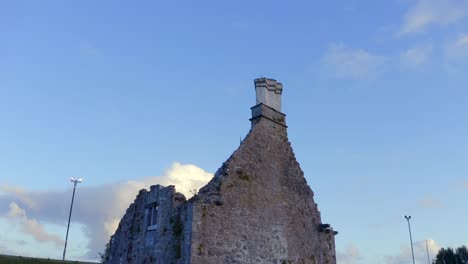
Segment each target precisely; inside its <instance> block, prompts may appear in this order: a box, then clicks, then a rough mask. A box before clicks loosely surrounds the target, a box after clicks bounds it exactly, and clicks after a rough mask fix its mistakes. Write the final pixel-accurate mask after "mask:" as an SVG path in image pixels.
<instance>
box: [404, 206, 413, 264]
mask: <svg viewBox="0 0 468 264" xmlns="http://www.w3.org/2000/svg"><path fill="white" fill-rule="evenodd" d="M405 218H406V221H408V230H409V239H410V243H411V255H412V256H413V264H414V251H413V238H412V237H411V225H410V222H409V220H410V219H411V216H410V215H409V216H406V215H405Z"/></svg>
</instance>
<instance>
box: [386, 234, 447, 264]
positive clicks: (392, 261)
mask: <svg viewBox="0 0 468 264" xmlns="http://www.w3.org/2000/svg"><path fill="white" fill-rule="evenodd" d="M413 249H414V258H415V260H416V263H427V251H429V258H430V259H432V258H434V257H435V256H436V255H437V252H439V250H440V246H439V245H437V243H436V242H435V241H434V240H432V239H429V240H427V249H428V250H426V241H425V240H422V241H416V242H414V243H413ZM411 261H412V256H411V246H410V245H408V246H402V247H401V248H400V252H399V253H398V254H397V255H394V256H385V257H384V263H385V264H407V263H410V262H411Z"/></svg>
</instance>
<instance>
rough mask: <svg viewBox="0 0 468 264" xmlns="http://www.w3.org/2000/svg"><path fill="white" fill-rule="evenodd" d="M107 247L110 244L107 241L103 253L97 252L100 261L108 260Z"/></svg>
mask: <svg viewBox="0 0 468 264" xmlns="http://www.w3.org/2000/svg"><path fill="white" fill-rule="evenodd" d="M109 247H110V245H109V243H107V244H106V248H105V249H104V253H98V256H99V262H100V263H106V261H108V260H109Z"/></svg>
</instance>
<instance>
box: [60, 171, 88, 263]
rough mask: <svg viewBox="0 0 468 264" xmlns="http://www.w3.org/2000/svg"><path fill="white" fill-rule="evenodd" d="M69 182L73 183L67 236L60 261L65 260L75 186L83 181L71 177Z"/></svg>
mask: <svg viewBox="0 0 468 264" xmlns="http://www.w3.org/2000/svg"><path fill="white" fill-rule="evenodd" d="M70 181H71V182H73V194H72V199H71V205H70V214H69V215H68V225H67V235H66V236H65V247H64V248H63V258H62V260H65V253H66V252H67V241H68V230H69V229H70V220H71V215H72V210H73V200H74V199H75V189H76V185H77V184H78V183H80V182H82V181H83V179H75V178H73V177H72V178H71V179H70Z"/></svg>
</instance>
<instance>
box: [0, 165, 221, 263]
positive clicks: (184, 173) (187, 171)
mask: <svg viewBox="0 0 468 264" xmlns="http://www.w3.org/2000/svg"><path fill="white" fill-rule="evenodd" d="M212 177H213V174H212V173H208V172H206V171H204V170H203V169H201V168H199V167H197V166H195V165H190V164H180V163H174V164H173V165H172V166H171V167H170V168H169V169H168V170H166V171H165V175H164V176H153V177H145V178H140V179H137V180H132V181H127V182H120V183H112V184H105V185H100V186H86V183H83V184H81V185H79V186H78V188H77V190H76V196H75V204H74V207H73V216H72V222H79V223H81V224H82V225H83V226H84V227H85V230H84V231H85V233H86V235H87V236H88V239H89V245H88V248H89V249H90V251H89V252H87V257H88V258H94V257H96V255H97V253H98V252H101V251H102V249H103V247H104V245H105V244H106V243H107V242H108V240H109V236H110V235H111V234H113V233H114V232H115V230H116V228H117V226H118V223H119V221H120V219H121V217H122V215H123V214H124V212H125V210H126V209H127V208H128V206H129V205H130V203H131V202H132V201H133V200H134V199H135V197H136V195H137V194H138V192H139V190H141V189H147V188H149V187H150V186H151V185H154V184H161V185H164V186H168V185H175V186H176V190H177V191H179V192H181V193H183V194H184V195H186V196H187V197H190V196H191V193H190V190H192V189H200V188H201V187H203V185H205V184H206V183H207V182H208V181H209V180H210V179H211V178H212ZM3 190H4V194H3V195H1V196H0V209H1V208H2V205H5V204H10V203H12V202H13V203H14V204H15V205H12V206H10V209H9V214H10V215H11V216H15V217H23V216H26V215H27V216H30V215H31V216H33V217H34V218H35V219H39V220H41V221H46V222H48V223H51V224H57V225H63V223H64V222H66V219H67V218H68V210H69V206H70V204H69V201H70V195H71V193H70V190H63V191H45V192H28V191H26V190H22V189H21V188H11V187H10V188H3ZM18 190H22V191H18ZM31 201H34V203H33V206H29V204H31V203H30V202H31ZM19 204H23V205H26V207H25V208H21V207H20V205H19ZM3 207H4V206H3ZM28 219H29V218H28ZM36 222H37V221H36ZM37 223H38V222H37ZM28 225H29V226H31V228H33V229H34V228H36V229H37V228H38V226H37V225H35V223H34V222H31V223H28Z"/></svg>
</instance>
